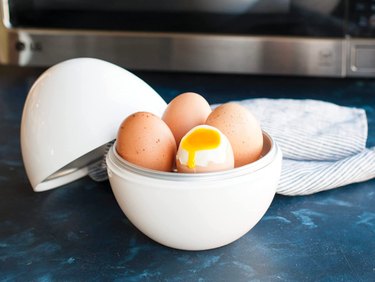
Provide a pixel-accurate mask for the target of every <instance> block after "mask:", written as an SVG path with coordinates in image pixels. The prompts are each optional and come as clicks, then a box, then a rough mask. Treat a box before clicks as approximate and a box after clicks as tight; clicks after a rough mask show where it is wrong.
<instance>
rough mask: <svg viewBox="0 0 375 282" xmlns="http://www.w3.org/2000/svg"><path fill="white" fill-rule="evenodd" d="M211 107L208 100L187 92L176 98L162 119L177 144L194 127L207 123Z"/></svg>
mask: <svg viewBox="0 0 375 282" xmlns="http://www.w3.org/2000/svg"><path fill="white" fill-rule="evenodd" d="M210 113H211V107H210V105H209V104H208V102H207V101H206V99H205V98H204V97H203V96H201V95H199V94H197V93H194V92H186V93H182V94H180V95H178V96H177V97H175V98H174V99H173V100H172V101H171V102H170V103H169V104H168V106H167V108H166V109H165V112H164V114H163V117H162V119H163V120H164V121H165V122H166V124H167V125H168V126H169V128H170V129H171V130H172V133H173V135H174V137H175V139H176V144H177V146H178V144H179V143H180V141H181V138H182V137H183V136H184V135H185V134H186V133H187V132H188V131H189V130H190V129H192V128H193V127H195V126H197V125H202V124H204V123H205V122H206V119H207V117H208V115H209V114H210Z"/></svg>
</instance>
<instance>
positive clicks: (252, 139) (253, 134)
mask: <svg viewBox="0 0 375 282" xmlns="http://www.w3.org/2000/svg"><path fill="white" fill-rule="evenodd" d="M206 124H207V125H211V126H214V127H216V128H218V129H219V130H220V131H221V132H222V133H224V134H225V135H226V136H227V138H228V139H229V142H230V143H231V145H232V149H233V154H234V166H235V167H239V166H243V165H246V164H249V163H252V162H254V161H256V160H257V159H259V157H260V155H261V153H262V148H263V134H262V129H261V127H260V125H259V122H258V120H257V119H256V118H255V117H254V115H253V114H252V113H251V112H250V111H249V110H248V109H246V108H245V107H243V106H241V105H240V104H237V103H226V104H222V105H220V106H219V107H217V108H216V109H214V110H213V111H212V113H211V114H210V115H209V116H208V118H207V121H206Z"/></svg>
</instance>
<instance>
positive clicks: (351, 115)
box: [237, 99, 375, 195]
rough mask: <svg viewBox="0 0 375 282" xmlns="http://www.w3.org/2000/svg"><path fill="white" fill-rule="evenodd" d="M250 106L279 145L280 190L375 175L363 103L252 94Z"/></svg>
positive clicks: (314, 188) (299, 191)
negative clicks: (349, 104)
mask: <svg viewBox="0 0 375 282" xmlns="http://www.w3.org/2000/svg"><path fill="white" fill-rule="evenodd" d="M237 102H238V103H240V104H241V105H243V106H244V107H246V108H247V109H249V110H250V111H251V112H252V113H253V114H254V115H255V116H256V118H257V119H258V120H259V121H260V124H261V127H262V128H263V129H264V130H265V131H267V132H268V133H269V134H270V135H271V136H272V137H273V138H274V139H275V141H276V142H277V144H278V145H279V146H280V147H281V150H282V152H283V163H282V172H281V178H280V183H279V186H278V188H277V193H279V194H283V195H307V194H312V193H316V192H320V191H324V190H328V189H332V188H337V187H340V186H344V185H347V184H350V183H355V182H361V181H365V180H368V179H371V178H374V177H375V147H373V148H370V149H367V148H366V141H367V118H366V112H365V111H364V110H363V109H358V108H349V107H342V106H338V105H335V104H332V103H328V102H323V101H317V100H294V99H248V100H242V101H237Z"/></svg>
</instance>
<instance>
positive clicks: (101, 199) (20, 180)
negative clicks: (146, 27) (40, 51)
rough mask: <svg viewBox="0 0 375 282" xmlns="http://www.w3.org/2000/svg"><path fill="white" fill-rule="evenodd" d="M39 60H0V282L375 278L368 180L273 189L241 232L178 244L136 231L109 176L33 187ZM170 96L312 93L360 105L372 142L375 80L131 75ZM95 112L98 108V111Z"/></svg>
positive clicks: (373, 211) (373, 192) (373, 198)
mask: <svg viewBox="0 0 375 282" xmlns="http://www.w3.org/2000/svg"><path fill="white" fill-rule="evenodd" d="M42 71H43V69H40V68H17V67H4V66H3V67H0V129H1V134H0V281H30V280H31V281H375V179H373V180H370V181H367V182H363V183H359V184H352V185H349V186H346V187H342V188H339V189H335V190H331V191H326V192H321V193H318V194H314V195H311V196H302V197H285V196H280V195H276V197H275V199H274V201H273V203H272V205H271V207H270V208H269V210H268V211H267V213H266V214H265V216H264V217H263V219H262V220H261V221H260V222H259V223H258V224H257V225H256V226H255V227H254V228H253V229H252V230H251V231H250V232H248V233H247V234H246V235H244V236H243V237H242V238H240V239H239V240H237V241H235V242H234V243H232V244H229V245H227V246H224V247H221V248H218V249H213V250H209V251H198V252H189V251H180V250H175V249H170V248H167V247H164V246H161V245H159V244H157V243H155V242H154V241H152V240H150V239H148V238H147V237H146V236H145V235H143V234H142V233H140V232H139V231H138V230H137V229H136V228H135V227H134V226H132V224H131V223H130V222H129V221H128V220H127V218H126V217H125V216H124V214H123V213H122V211H121V210H120V208H119V207H118V205H117V203H116V201H115V198H114V196H113V194H112V191H111V188H110V186H109V183H108V182H103V183H96V182H93V181H92V180H90V179H89V178H83V179H81V180H78V181H76V182H74V183H71V184H68V185H66V186H65V187H61V188H58V189H55V190H52V191H47V192H41V193H34V192H33V191H32V189H31V186H30V184H29V182H28V179H27V177H26V174H25V171H24V167H23V163H22V159H21V153H20V142H19V129H20V120H21V113H22V107H23V103H24V101H25V97H26V95H27V92H28V89H29V88H30V86H31V85H32V83H33V82H34V81H35V79H36V78H37V77H38V76H39V75H40V74H41V73H42ZM137 74H138V75H139V76H140V77H141V78H143V79H144V80H145V81H147V82H148V83H149V84H150V85H151V86H152V87H154V88H155V89H156V90H157V91H158V92H159V93H160V94H161V96H162V97H164V98H165V100H166V101H169V100H170V99H171V98H173V97H174V96H175V95H177V94H179V93H181V92H185V91H195V92H198V93H200V94H202V95H204V96H205V97H206V98H207V99H208V101H209V102H210V103H217V102H226V101H229V100H240V99H245V98H251V97H271V98H278V97H283V98H296V99H303V98H311V99H320V100H325V101H331V102H334V103H337V104H339V105H346V106H354V107H361V108H364V109H365V110H366V112H367V116H368V122H369V139H368V146H374V145H375V80H374V79H372V80H371V79H328V78H295V77H294V78H291V77H284V78H281V77H255V76H241V75H208V74H183V73H179V74H176V73H174V74H172V73H151V72H140V73H137ZM98 114H100V113H98Z"/></svg>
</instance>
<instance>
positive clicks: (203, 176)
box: [106, 130, 280, 182]
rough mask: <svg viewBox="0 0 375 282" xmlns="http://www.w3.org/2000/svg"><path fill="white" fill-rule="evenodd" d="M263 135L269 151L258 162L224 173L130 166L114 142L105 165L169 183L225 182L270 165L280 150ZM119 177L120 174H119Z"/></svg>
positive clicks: (266, 135)
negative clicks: (162, 169)
mask: <svg viewBox="0 0 375 282" xmlns="http://www.w3.org/2000/svg"><path fill="white" fill-rule="evenodd" d="M262 132H263V135H264V136H265V137H266V138H267V139H268V140H269V142H270V149H269V151H268V152H267V153H266V154H265V155H264V156H262V157H261V158H260V159H259V160H257V161H255V162H253V163H250V164H247V165H244V166H241V167H237V168H234V169H230V170H225V171H217V172H206V173H179V172H164V171H157V170H152V169H147V168H143V167H140V166H137V165H135V164H132V163H130V162H128V161H126V160H124V159H123V158H122V157H120V155H119V154H118V153H117V151H116V149H115V147H116V142H115V143H114V144H113V145H112V147H111V148H110V150H109V152H108V154H107V157H106V163H107V167H108V168H110V167H111V166H114V167H115V168H116V169H118V170H119V171H120V172H121V171H124V170H125V171H127V172H131V173H133V174H135V175H137V176H141V177H146V178H153V179H158V180H165V181H171V182H175V181H177V182H184V181H210V180H216V181H217V180H225V179H233V178H234V177H239V176H243V175H248V174H249V173H255V172H257V171H259V170H261V169H263V168H265V167H267V166H269V165H271V164H272V162H273V160H274V159H275V158H276V156H277V155H278V153H279V151H280V148H279V147H278V145H277V144H276V142H275V141H274V140H273V139H272V137H271V136H270V135H269V134H268V133H267V132H265V131H264V130H262ZM120 176H121V173H120Z"/></svg>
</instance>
